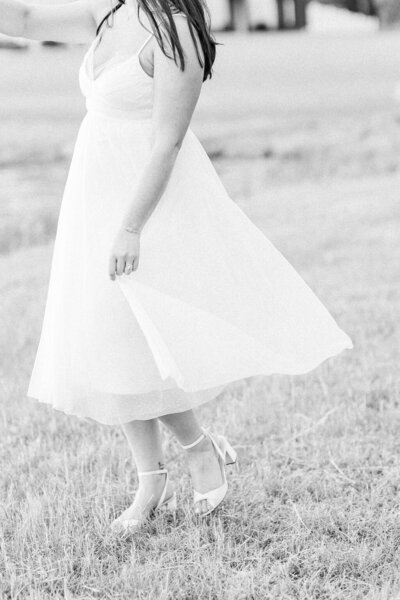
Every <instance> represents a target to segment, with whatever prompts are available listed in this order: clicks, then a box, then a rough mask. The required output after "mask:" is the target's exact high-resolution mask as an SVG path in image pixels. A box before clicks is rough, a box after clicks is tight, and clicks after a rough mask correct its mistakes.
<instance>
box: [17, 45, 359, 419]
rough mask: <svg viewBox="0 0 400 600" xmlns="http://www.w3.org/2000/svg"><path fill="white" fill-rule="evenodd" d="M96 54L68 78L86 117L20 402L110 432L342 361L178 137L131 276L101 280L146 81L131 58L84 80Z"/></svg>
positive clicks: (303, 290)
mask: <svg viewBox="0 0 400 600" xmlns="http://www.w3.org/2000/svg"><path fill="white" fill-rule="evenodd" d="M95 44H96V39H95V40H94V41H93V43H92V45H91V46H90V48H89V50H88V52H87V53H86V55H85V57H84V60H83V63H82V65H81V68H80V73H79V80H80V87H81V90H82V93H83V94H84V96H85V97H86V104H87V109H88V110H87V114H86V115H85V117H84V119H83V122H82V124H81V127H80V130H79V133H78V137H77V140H76V145H75V149H74V153H73V157H72V161H71V165H70V170H69V174H68V178H67V182H66V186H65V191H64V195H63V200H62V205H61V209H60V215H59V222H58V227H57V234H56V240H55V246H54V251H53V258H52V265H51V273H50V283H49V290H48V296H47V302H46V310H45V316H44V322H43V327H42V333H41V338H40V343H39V347H38V351H37V355H36V360H35V364H34V368H33V372H32V376H31V380H30V383H29V389H28V392H27V394H28V396H29V397H31V398H36V399H37V400H39V401H41V402H44V403H47V404H50V405H52V406H53V407H54V408H55V409H58V410H61V411H63V412H65V413H67V414H73V415H77V416H80V417H84V418H90V419H94V420H96V421H98V422H100V423H104V424H109V425H116V424H121V423H124V422H128V421H130V420H134V419H150V418H154V417H157V416H161V415H164V414H169V413H175V412H181V411H184V410H188V409H190V408H193V407H195V406H198V405H200V404H202V403H204V402H207V401H209V400H211V399H212V398H215V397H216V396H217V395H218V394H219V393H220V392H221V390H222V389H223V388H224V387H225V386H226V385H227V384H228V383H230V382H233V381H237V380H240V379H242V378H245V377H249V376H252V375H262V374H265V375H268V374H272V373H287V374H300V373H306V372H308V371H310V370H312V369H314V368H315V367H317V366H318V365H319V364H320V363H321V362H323V361H324V360H326V359H327V358H329V357H332V356H334V355H336V354H338V353H339V352H341V351H342V350H343V349H345V348H352V342H351V340H350V338H349V337H348V336H347V335H346V334H345V333H344V332H343V331H342V330H341V329H340V328H339V327H338V325H337V323H336V322H335V320H334V319H333V317H332V316H331V315H330V314H329V312H328V311H327V310H326V308H325V307H324V306H323V305H322V304H321V302H320V301H319V300H318V298H317V297H316V296H315V294H314V293H313V292H312V291H311V289H310V288H309V287H308V286H307V284H306V283H305V282H304V280H303V279H302V278H301V277H300V276H299V275H298V274H297V272H296V271H295V270H294V269H293V267H292V266H291V265H290V264H289V263H288V261H287V260H286V259H285V258H284V257H283V256H282V255H281V254H280V253H279V252H278V250H277V249H276V248H275V247H274V246H273V245H272V244H271V242H269V240H268V239H267V238H266V237H265V236H264V235H263V233H261V231H260V230H259V229H258V228H257V227H256V226H255V225H254V224H253V223H252V222H251V221H250V220H249V219H248V218H247V217H246V215H245V214H244V213H243V212H242V211H241V210H240V209H239V208H238V206H237V205H236V204H235V203H234V202H233V201H232V200H231V198H230V197H229V196H228V194H227V192H226V190H225V189H224V187H223V185H222V183H221V181H220V180H219V178H218V176H217V174H216V172H215V170H214V168H213V166H212V164H211V162H210V160H209V158H208V156H207V154H206V152H205V151H204V149H203V147H202V146H201V144H200V142H199V141H198V139H197V138H196V136H195V135H194V133H193V132H192V130H191V129H189V130H188V132H187V134H186V136H185V138H184V141H183V144H182V148H181V150H180V153H179V155H178V158H177V161H176V164H175V166H174V169H173V172H172V175H171V178H170V180H169V183H168V186H167V188H166V191H165V193H164V194H163V196H162V198H161V200H160V202H159V204H158V205H157V207H156V209H155V211H154V212H153V214H152V215H151V217H150V219H149V220H148V221H147V223H146V225H145V227H144V229H143V232H142V241H141V256H140V265H139V269H138V270H137V271H136V272H135V273H132V274H131V275H129V276H126V275H123V276H121V277H117V280H116V281H114V282H113V281H111V280H110V279H109V275H108V262H109V254H110V251H111V247H112V244H113V241H114V238H115V235H116V232H117V230H118V229H119V227H120V224H121V220H122V216H123V215H124V213H125V210H126V209H127V207H128V205H129V203H130V202H131V201H132V199H133V197H134V190H135V187H136V186H137V184H138V182H139V180H140V177H141V174H142V171H143V169H144V167H145V164H146V161H147V160H148V158H149V155H150V152H151V128H152V120H151V117H152V95H153V80H152V79H151V78H150V77H149V76H148V75H147V74H146V73H145V71H144V70H143V69H142V66H141V64H140V62H139V53H140V51H141V49H140V50H139V51H138V52H137V53H135V54H134V55H132V56H130V57H129V58H128V59H126V60H122V61H119V62H114V63H113V64H112V65H111V66H109V67H108V68H107V67H105V68H104V69H103V70H102V71H101V72H100V74H99V75H98V76H97V77H96V78H95V77H94V67H93V54H94V48H95ZM216 85H217V83H216Z"/></svg>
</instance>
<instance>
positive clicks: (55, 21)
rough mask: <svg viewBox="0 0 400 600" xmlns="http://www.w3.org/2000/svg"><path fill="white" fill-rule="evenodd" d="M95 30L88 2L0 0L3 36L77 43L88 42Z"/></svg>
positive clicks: (88, 0)
mask: <svg viewBox="0 0 400 600" xmlns="http://www.w3.org/2000/svg"><path fill="white" fill-rule="evenodd" d="M95 31H96V21H95V18H94V14H93V10H92V0H76V1H75V2H68V3H66V4H58V5H57V4H55V5H50V4H48V5H40V4H25V3H24V2H21V1H20V0H0V32H1V33H5V34H7V35H11V36H15V37H25V38H29V39H32V40H39V41H52V42H65V43H72V44H73V43H77V44H79V43H86V42H90V41H91V40H92V39H93V36H94V34H95Z"/></svg>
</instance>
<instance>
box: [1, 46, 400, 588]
mask: <svg viewBox="0 0 400 600" xmlns="http://www.w3.org/2000/svg"><path fill="white" fill-rule="evenodd" d="M274 43H275V42H274ZM284 83H285V80H282V85H281V88H280V89H281V94H282V97H284V91H285V89H286V88H285V86H284ZM275 94H276V95H278V91H277V90H275ZM206 100H207V99H206ZM208 101H209V100H207V102H208ZM363 101H364V102H367V101H366V100H365V98H364V100H363ZM207 102H206V104H205V109H204V110H206V109H207ZM342 109H343V105H341V104H340V102H339V101H338V114H336V115H335V116H334V119H333V120H331V121H330V123H329V125H328V123H327V116H326V115H322V116H321V115H319V116H318V115H317V116H316V115H314V117H315V119H316V120H317V122H318V124H319V125H318V127H324V128H325V129H324V130H326V128H328V129H330V128H333V127H334V125H335V123H336V124H338V123H339V122H342V121H341V120H342V119H345V118H349V122H350V121H351V122H353V121H352V120H351V119H350V116H349V115H348V114H347V113H346V114H347V117H346V114H345V115H343V110H342ZM207 110H208V109H207ZM287 110H288V109H287V108H285V111H286V112H287ZM285 111H283V112H285ZM339 113H340V114H339ZM210 114H212V113H210ZM310 118H311V117H310ZM373 118H374V119H375V121H373ZM282 119H283V117H282ZM357 119H358V120H356V121H354V127H355V128H357V127H358V126H359V124H362V122H364V126H365V127H373V129H374V132H375V134H376V136H378V134H379V131H381V132H382V137H381V138H379V139H380V143H375V142H371V149H372V150H371V152H372V158H371V160H372V162H373V165H374V169H372V168H371V163H369V162H366V163H365V162H363V161H362V160H361V158H360V157H361V154H362V153H361V152H359V153H358V154H357V151H355V155H353V154H351V153H350V150H349V149H347V151H348V156H350V154H351V156H353V159H354V165H355V170H354V172H353V171H352V172H350V173H346V172H345V171H344V170H343V169H339V170H338V171H332V172H329V173H325V174H324V176H323V177H322V176H321V174H319V173H318V169H317V168H316V167H317V164H318V163H317V157H318V148H322V147H323V146H324V143H325V142H326V138H318V136H316V137H312V136H310V135H309V133H308V130H307V128H305V125H304V124H305V123H306V122H307V120H305V118H304V114H303V115H299V117H298V119H297V120H296V119H293V120H292V121H291V123H292V124H293V127H294V128H295V130H297V131H298V133H299V135H301V132H302V131H303V137H302V140H303V142H304V143H305V144H306V143H308V144H309V147H310V148H311V149H312V152H311V154H312V156H313V157H314V158H313V159H312V160H311V162H310V163H308V164H309V167H310V172H309V173H310V175H311V177H310V176H309V177H307V172H308V167H306V164H307V163H306V162H304V161H302V160H300V161H299V162H298V163H296V164H297V166H298V167H299V169H298V171H297V175H298V176H297V175H296V174H294V175H293V177H292V178H291V177H289V176H288V174H289V173H290V170H291V166H290V160H289V161H288V160H287V159H286V160H283V159H282V160H281V162H280V166H281V169H283V174H282V173H281V172H280V169H277V170H276V171H268V169H269V168H270V165H271V163H270V162H268V161H269V160H270V159H269V158H268V157H264V158H265V160H262V159H261V158H260V157H258V159H257V160H255V161H252V162H249V160H247V159H246V158H245V157H242V160H238V159H233V158H232V156H228V154H226V157H224V156H222V157H220V159H219V160H218V168H219V169H220V171H221V174H222V175H223V178H224V181H225V182H226V184H227V185H228V187H229V188H230V190H231V191H232V193H233V194H234V195H235V199H237V200H238V201H239V202H240V204H241V205H242V206H243V208H244V209H245V210H246V212H248V214H249V215H250V216H251V217H252V218H253V219H254V220H255V221H256V222H257V224H259V226H260V227H261V228H262V229H263V230H264V231H265V232H266V233H267V235H268V236H269V237H270V239H271V240H272V241H273V242H274V243H275V244H276V245H277V247H278V248H279V249H280V250H281V251H282V252H283V253H284V255H285V256H286V257H287V258H289V260H290V261H291V262H292V263H293V264H294V265H295V266H296V268H297V269H298V270H299V271H300V272H301V274H302V275H303V276H304V278H305V279H306V281H307V282H308V283H310V285H311V286H312V287H313V289H314V290H315V291H316V292H317V293H318V294H319V296H320V297H321V299H322V300H323V301H324V303H325V304H326V305H327V306H328V308H329V309H330V310H331V311H332V313H333V314H334V315H335V317H336V318H337V319H338V321H339V322H340V324H341V326H342V327H343V328H344V329H345V330H346V331H347V332H348V333H349V334H350V335H351V337H352V339H353V341H354V344H355V348H354V350H353V351H352V352H347V353H345V354H342V355H341V356H339V357H337V358H336V359H334V360H331V361H329V362H326V363H324V364H323V365H322V366H321V367H319V368H318V369H316V370H315V371H314V372H312V373H310V374H308V375H305V376H301V377H285V376H279V375H276V376H274V377H269V378H254V379H250V380H246V381H243V382H240V383H237V384H234V385H232V386H231V387H230V388H229V389H227V390H226V392H225V393H224V394H222V395H221V397H220V398H219V399H218V400H217V401H216V402H213V403H210V404H209V405H206V406H204V407H202V408H201V410H200V411H199V413H200V415H201V416H202V420H203V422H204V424H205V425H212V428H213V430H214V431H216V432H225V433H226V434H227V435H228V436H229V439H230V440H231V441H232V443H233V445H234V446H235V447H236V448H237V450H238V453H239V459H240V469H239V470H234V469H232V470H231V471H230V473H229V481H230V492H229V495H228V498H227V501H226V502H225V504H224V506H223V508H221V510H220V511H219V512H218V514H217V515H215V516H214V517H213V518H210V520H209V521H207V522H205V523H203V524H201V525H200V526H199V524H198V523H197V522H196V521H195V520H194V519H193V517H192V514H191V509H190V494H191V489H190V481H189V479H188V477H187V473H186V469H185V463H184V456H183V455H182V453H181V451H180V450H179V449H178V446H177V444H176V442H175V440H174V439H173V438H171V437H170V436H169V435H168V434H166V436H165V450H166V456H167V463H168V467H169V469H170V472H171V476H172V478H173V480H174V482H175V483H176V485H177V487H178V490H179V500H180V509H179V511H178V514H177V515H176V517H173V516H172V515H169V516H166V517H160V518H158V519H157V520H156V521H154V522H152V523H151V524H149V525H148V526H146V527H145V528H144V529H143V532H141V533H140V535H137V536H135V537H133V538H132V537H131V538H129V537H128V538H126V539H120V538H119V537H118V536H116V535H115V534H113V533H111V532H110V530H109V523H110V520H111V519H112V518H113V516H114V515H115V514H117V513H118V512H119V511H120V510H121V509H122V507H123V506H126V504H127V503H128V502H129V501H130V499H131V498H132V490H134V488H135V484H136V478H135V471H134V468H133V465H132V461H131V457H130V454H129V451H128V449H127V446H126V443H125V440H124V438H123V436H122V434H121V432H120V431H119V430H118V429H117V428H109V427H102V426H100V425H97V424H95V423H88V422H85V421H83V420H80V419H75V418H71V417H67V416H65V415H63V414H62V413H59V412H56V411H53V410H52V409H50V408H48V407H45V406H43V405H39V404H36V403H35V401H31V400H27V399H26V398H25V394H26V386H27V381H28V377H29V375H30V370H31V367H32V361H33V357H34V353H35V350H36V344H37V339H38V335H39V331H40V325H41V317H42V312H43V306H44V301H45V295H46V283H47V278H48V271H49V260H50V256H51V246H49V245H43V244H40V242H41V239H43V238H42V235H43V236H44V237H45V236H46V235H48V236H49V237H50V236H51V235H52V225H51V226H49V230H48V233H43V232H42V233H40V234H38V236H37V238H35V239H33V238H32V239H28V238H26V239H25V238H24V239H23V240H22V242H21V243H15V244H13V240H14V239H15V238H14V236H15V235H16V233H15V231H16V230H15V229H13V227H12V226H10V230H9V232H10V234H9V239H10V240H11V241H10V246H9V247H7V245H4V246H3V251H4V250H7V248H8V249H9V248H11V247H13V248H15V249H14V251H13V252H8V253H4V254H3V256H2V257H1V258H0V289H1V303H2V306H1V312H0V319H1V323H0V325H1V332H2V333H1V337H0V352H1V356H2V359H1V362H0V386H1V387H0V389H1V404H0V409H1V420H0V449H1V464H2V477H1V480H0V485H1V508H0V510H1V516H0V524H1V525H0V557H1V558H0V597H1V598H2V599H3V598H4V599H7V600H8V599H10V600H11V599H13V600H14V599H18V600H20V599H32V600H33V599H35V600H48V599H53V598H57V599H58V598H60V599H61V598H64V599H66V600H69V599H71V598H74V599H80V600H84V599H85V600H87V599H95V598H96V599H97V598H98V599H113V600H114V599H124V600H125V599H127V600H128V599H132V598H135V599H143V600H153V599H154V600H155V599H157V600H159V599H168V600H169V599H171V600H172V599H173V600H189V599H193V600H203V599H204V600H206V599H216V600H239V599H240V600H251V599H257V600H258V599H260V600H261V599H263V600H264V599H269V598H271V599H274V600H275V599H279V600H281V599H282V600H306V599H307V600H308V599H310V600H314V599H318V600H325V599H326V600H336V599H337V600H357V599H359V598H360V599H361V598H366V599H369V600H395V599H397V598H400V593H399V591H400V575H399V573H400V558H399V556H400V555H399V546H400V519H399V498H400V496H399V486H400V468H399V458H398V457H399V452H400V447H399V446H400V442H399V435H398V431H399V426H400V411H399V385H400V377H399V371H398V364H399V358H400V357H399V354H400V347H399V343H398V340H399V327H400V326H399V316H400V315H399V313H400V302H399V300H400V298H399V296H400V292H399V289H400V286H399V284H400V272H399V269H398V255H396V251H397V252H398V239H399V233H400V214H399V208H398V191H397V190H398V182H399V177H398V173H397V170H396V169H395V170H394V172H391V170H390V169H387V168H386V167H382V168H379V165H386V164H387V163H386V162H385V161H387V159H388V157H389V154H390V152H387V151H386V149H385V148H386V146H385V140H386V133H385V132H386V131H387V130H386V129H385V127H380V125H379V123H380V124H382V123H383V122H384V121H385V122H389V120H390V119H392V123H393V127H394V128H395V127H396V112H395V110H394V108H393V107H392V106H391V105H390V103H389V105H388V106H381V107H380V108H379V107H377V106H374V103H373V102H372V101H371V107H370V108H369V109H368V110H366V112H365V114H364V116H359V117H357ZM278 121H279V120H278ZM282 123H283V121H282ZM373 123H375V124H378V125H374V124H373ZM240 126H241V124H240V123H238V127H240ZM227 127H228V126H227ZM229 127H230V126H229ZM229 127H228V129H229ZM296 128H297V129H296ZM280 131H281V135H280V136H278V135H277V137H276V140H277V143H278V142H279V143H281V144H282V145H284V144H285V140H286V143H287V147H288V148H290V147H292V148H295V144H294V143H293V138H292V137H290V136H291V135H292V133H293V129H291V128H289V127H288V126H287V127H286V129H285V128H284V127H283V125H282V128H281V130H280ZM285 132H286V133H285ZM231 133H232V132H231ZM375 134H374V135H375ZM347 135H349V132H348V130H346V131H343V136H342V139H343V140H344V139H347V138H346V136H347ZM390 135H391V136H392V138H391V139H392V140H394V142H393V143H394V144H395V145H396V144H397V141H396V140H397V135H398V134H397V133H396V130H395V129H393V131H391V134H390ZM232 136H233V133H232ZM206 137H207V136H206ZM339 137H340V136H339ZM207 139H208V140H209V143H210V144H211V143H213V140H212V136H211V134H210V135H209V136H208V137H207ZM232 139H233V138H232ZM253 139H254V138H253ZM376 139H377V138H376ZM355 140H356V143H355V144H354V147H356V146H357V143H358V142H357V140H358V138H357V137H355ZM255 143H259V142H258V141H257V140H256V142H255ZM338 143H339V145H338V146H337V147H336V148H337V154H336V155H335V156H336V157H337V160H339V159H340V160H341V158H340V157H343V156H344V155H345V152H344V150H345V146H344V145H342V146H341V148H342V150H340V143H341V142H340V140H338ZM260 144H261V142H260ZM394 147H395V146H394ZM326 160H328V155H326ZM335 160H336V159H335ZM340 160H339V162H340ZM28 162H29V161H28ZM345 162H346V161H344V163H343V164H345ZM38 164H39V163H38ZM324 164H326V162H325V161H324ZM332 165H334V161H333V159H332ZM46 166H47V167H48V168H47V170H46V171H45V174H44V175H43V177H44V178H47V179H46V181H49V187H48V188H46V193H47V194H48V198H49V202H47V201H46V205H43V204H42V205H41V204H40V203H39V202H38V201H37V200H35V201H34V202H33V200H32V206H34V207H36V208H35V210H37V211H42V213H41V214H43V215H44V216H45V217H46V218H48V219H49V222H50V223H53V221H52V219H54V217H53V216H51V217H49V216H48V215H50V214H52V215H56V212H57V207H55V208H50V199H51V197H53V196H54V195H55V194H56V193H58V190H59V189H61V187H62V179H63V175H62V174H63V172H65V167H66V165H65V164H64V163H60V164H58V165H57V164H56V165H54V164H50V165H47V164H46ZM50 167H51V168H50ZM29 168H30V169H31V170H30V171H29V170H28V171H25V175H24V179H23V178H22V177H21V176H20V177H19V178H18V179H17V174H18V173H21V171H19V170H18V171H15V172H14V175H13V173H12V169H10V170H9V171H8V176H9V179H8V181H9V182H10V183H9V188H8V189H9V190H16V193H17V194H18V195H19V196H20V198H21V199H26V200H30V199H31V198H30V196H29V193H30V192H31V193H32V198H33V199H34V197H36V196H35V194H36V195H37V194H39V190H40V189H41V188H40V186H41V182H42V181H44V179H43V178H41V177H40V176H39V175H38V176H37V179H35V178H34V177H32V175H33V174H34V173H38V171H37V170H35V169H34V168H33V167H32V165H31V167H29ZM63 169H64V171H63ZM285 169H286V170H285ZM302 169H303V171H302V174H301V170H302ZM274 172H275V175H273V173H274ZM57 173H58V174H57ZM53 174H56V175H54V177H53ZM263 174H264V175H263ZM266 174H268V177H271V178H272V179H271V181H270V182H269V184H268V186H267V175H266ZM354 175H355V176H354ZM13 176H14V177H15V179H14V183H13V180H12V177H13ZM263 176H265V177H266V178H265V179H262V177H263ZM257 178H258V179H257ZM254 180H258V185H257V186H256V185H255V184H254ZM287 180H289V182H290V181H293V183H287ZM3 181H4V178H3V174H2V182H3ZM284 181H286V182H285V183H284ZM24 182H26V187H24V186H25V183H24ZM260 182H261V185H260ZM3 189H4V188H3ZM32 190H33V191H34V192H32ZM7 195H8V194H7ZM47 205H48V207H49V209H47ZM3 206H4V205H3ZM7 206H8V209H7V211H5V212H6V214H8V215H10V213H11V212H12V203H11V202H9V203H8V205H7ZM10 207H11V208H10ZM20 214H21V213H20ZM35 214H39V213H35ZM29 218H30V219H32V216H31V217H29ZM10 222H11V221H9V223H10ZM16 222H17V221H15V223H16ZM27 222H28V220H25V217H24V219H22V225H21V227H25V229H26V231H27V232H29V230H30V228H29V227H28V226H27V225H26V223H27ZM32 222H33V221H31V223H32ZM18 223H19V221H18ZM27 235H28V233H27ZM32 242H34V245H32ZM2 243H3V242H2ZM28 244H29V245H30V247H29V249H28V248H26V247H23V246H26V245H28ZM19 246H22V247H19ZM17 247H19V248H17Z"/></svg>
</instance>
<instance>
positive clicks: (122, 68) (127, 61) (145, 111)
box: [79, 36, 153, 120]
mask: <svg viewBox="0 0 400 600" xmlns="http://www.w3.org/2000/svg"><path fill="white" fill-rule="evenodd" d="M151 37H152V36H149V37H148V38H147V39H146V41H145V42H144V44H142V46H141V47H140V48H139V50H138V51H137V52H135V53H134V54H132V55H130V56H128V58H121V59H118V60H114V61H113V62H112V63H110V64H109V65H106V66H105V67H104V68H103V69H102V70H101V71H100V73H99V74H98V75H97V76H96V77H95V73H94V52H95V49H96V46H97V44H98V36H96V38H95V39H94V40H93V42H92V43H91V45H90V47H89V49H88V51H87V52H86V54H85V56H84V58H83V61H82V64H81V67H80V70H79V85H80V88H81V91H82V94H83V95H84V96H85V98H86V107H87V109H88V111H96V112H99V113H103V114H106V115H107V114H108V115H110V116H121V117H124V118H128V119H135V120H148V119H150V118H151V114H152V105H153V80H152V78H151V77H150V76H149V75H148V74H147V73H146V72H145V71H144V70H143V67H142V65H141V63H140V60H139V58H140V53H141V51H142V50H143V48H144V46H145V45H146V44H147V43H148V42H149V41H150V39H151Z"/></svg>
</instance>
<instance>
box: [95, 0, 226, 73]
mask: <svg viewBox="0 0 400 600" xmlns="http://www.w3.org/2000/svg"><path fill="white" fill-rule="evenodd" d="M123 4H125V0H118V4H117V5H116V6H114V8H113V9H112V10H110V11H109V12H108V13H107V14H106V16H105V17H104V18H103V19H102V21H101V22H100V24H99V26H98V28H97V32H96V33H98V32H99V31H100V29H101V27H102V25H103V23H104V22H107V24H109V23H108V18H109V17H110V16H111V15H113V14H114V13H115V12H116V11H117V10H118V9H119V8H121V6H122V5H123ZM137 4H138V18H139V21H140V22H141V23H142V21H141V11H143V12H144V13H145V15H146V16H147V18H148V20H149V23H150V26H151V29H152V33H153V34H154V36H155V38H156V40H157V42H158V44H159V46H160V48H161V50H162V51H163V53H164V54H165V56H167V57H168V58H171V59H173V60H174V61H175V62H176V64H177V65H179V67H180V68H181V70H182V71H183V70H184V69H185V55H184V51H183V48H182V44H181V42H180V40H179V35H178V32H177V29H176V25H175V21H174V18H173V15H174V14H176V13H181V14H183V15H185V16H186V18H187V22H188V26H189V31H190V35H191V37H192V40H193V43H194V45H195V48H196V54H197V58H198V60H199V63H200V65H201V66H202V67H203V70H204V76H203V81H205V80H206V79H207V78H208V77H210V78H211V76H212V67H213V64H214V61H215V54H216V46H217V42H216V41H215V39H214V37H213V35H212V33H211V19H210V13H209V10H208V8H207V5H206V4H205V2H204V0H137ZM142 25H143V23H142ZM196 34H197V35H196ZM199 45H200V48H199Z"/></svg>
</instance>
